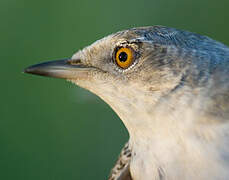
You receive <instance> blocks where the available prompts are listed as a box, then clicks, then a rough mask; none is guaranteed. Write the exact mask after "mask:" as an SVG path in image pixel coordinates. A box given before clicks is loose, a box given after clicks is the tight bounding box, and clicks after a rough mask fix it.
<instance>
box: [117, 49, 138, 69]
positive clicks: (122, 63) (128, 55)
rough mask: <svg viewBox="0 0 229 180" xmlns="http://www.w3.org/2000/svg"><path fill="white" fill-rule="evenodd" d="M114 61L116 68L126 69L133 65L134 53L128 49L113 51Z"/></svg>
mask: <svg viewBox="0 0 229 180" xmlns="http://www.w3.org/2000/svg"><path fill="white" fill-rule="evenodd" d="M114 60H115V63H116V65H117V66H119V67H120V68H122V69H127V68H128V67H130V66H131V65H132V64H133V61H134V51H133V49H132V48H130V47H120V48H118V49H117V50H116V51H115V55H114Z"/></svg>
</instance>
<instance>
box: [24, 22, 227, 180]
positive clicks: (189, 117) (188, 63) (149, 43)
mask: <svg viewBox="0 0 229 180" xmlns="http://www.w3.org/2000/svg"><path fill="white" fill-rule="evenodd" d="M24 72H25V73H30V74H35V75H41V76H48V77H54V78H62V79H65V80H67V81H70V82H72V83H74V84H76V85H78V86H80V87H82V88H85V89H87V90H89V91H91V92H92V93H94V94H96V95H97V96H99V97H100V98H101V99H102V100H104V101H105V102H106V103H107V104H108V105H109V106H110V107H111V108H112V109H113V110H114V111H115V112H116V113H117V115H118V116H119V118H120V119H121V121H122V122H123V124H124V125H125V127H126V129H127V131H128V134H129V140H128V142H127V143H126V144H125V146H124V148H123V149H122V150H121V154H120V156H119V158H118V160H117V163H116V164H115V166H114V168H113V169H112V170H111V173H110V176H109V177H108V179H109V180H193V179H195V180H204V179H208V180H226V179H229V48H228V47H227V46H226V45H224V44H223V43H221V42H218V41H216V40H213V39H211V38H209V37H207V36H204V35H199V34H197V33H192V32H189V31H186V30H179V29H176V28H170V27H165V26H147V27H136V28H130V29H127V30H122V31H119V32H116V33H113V34H110V35H108V36H106V37H104V38H102V39H100V40H97V41H95V42H94V43H93V44H91V45H89V46H87V47H85V48H83V49H82V50H79V51H77V52H76V53H75V54H74V55H73V56H71V57H70V58H67V59H63V60H55V61H47V62H42V63H39V64H35V65H32V66H29V67H27V68H26V69H25V70H24Z"/></svg>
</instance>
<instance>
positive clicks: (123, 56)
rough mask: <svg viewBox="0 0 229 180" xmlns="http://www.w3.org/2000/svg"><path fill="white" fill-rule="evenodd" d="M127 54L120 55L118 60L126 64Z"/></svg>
mask: <svg viewBox="0 0 229 180" xmlns="http://www.w3.org/2000/svg"><path fill="white" fill-rule="evenodd" d="M127 56H128V55H127V54H126V53H125V52H121V53H120V54H119V56H118V58H119V60H120V61H121V62H125V61H126V60H127Z"/></svg>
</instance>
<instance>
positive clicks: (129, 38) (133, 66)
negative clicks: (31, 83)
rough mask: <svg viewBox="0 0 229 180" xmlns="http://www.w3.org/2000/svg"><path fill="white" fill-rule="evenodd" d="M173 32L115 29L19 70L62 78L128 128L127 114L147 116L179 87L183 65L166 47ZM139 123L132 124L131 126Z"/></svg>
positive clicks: (170, 46) (175, 52)
mask: <svg viewBox="0 0 229 180" xmlns="http://www.w3.org/2000/svg"><path fill="white" fill-rule="evenodd" d="M176 33H177V31H176V30H175V29H172V28H164V27H158V26H154V27H143V28H133V29H129V30H124V31H120V32H117V33H115V34H111V35H109V36H107V37H105V38H103V39H101V40H98V41H96V42H95V43H93V44H92V45H90V46H88V47H85V48H84V49H82V50H79V51H78V52H76V53H75V54H74V55H73V56H72V57H71V58H69V59H65V60H57V61H49V62H44V63H41V64H36V65H33V66H30V67H28V68H26V69H25V72H26V73H31V74H35V75H42V76H49V77H55V78H63V79H66V80H68V81H71V82H73V83H75V84H77V85H79V86H80V87H83V88H85V89H88V90H89V91H91V92H93V93H95V94H96V95H98V96H99V97H101V98H102V99H103V100H104V101H105V102H106V103H108V104H109V105H110V106H111V107H112V108H113V109H114V110H115V111H116V113H117V114H118V115H119V116H120V118H121V119H122V120H123V122H124V124H125V125H126V126H127V127H128V126H129V127H130V126H132V125H133V122H134V121H133V118H132V117H133V116H134V117H136V118H137V119H141V118H142V114H147V113H146V112H151V111H152V106H153V105H154V104H155V103H156V102H157V100H158V99H159V98H160V97H161V96H163V95H165V94H166V93H167V92H169V91H171V90H172V89H174V88H175V87H176V86H177V85H178V84H179V83H180V80H181V78H182V73H183V71H184V70H185V68H184V67H183V66H184V64H185V63H184V61H183V59H182V58H181V57H182V56H181V55H182V53H181V51H179V49H178V48H177V46H174V43H171V39H172V37H175V36H176ZM188 59H189V58H188V57H186V61H188ZM149 118H151V116H149ZM144 119H147V117H145V118H144ZM140 123H141V122H139V121H136V122H134V126H135V127H136V126H137V125H138V124H140Z"/></svg>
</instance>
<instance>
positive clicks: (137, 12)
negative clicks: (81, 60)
mask: <svg viewBox="0 0 229 180" xmlns="http://www.w3.org/2000/svg"><path fill="white" fill-rule="evenodd" d="M228 7H229V1H228V0H218V1H216V0H150V1H149V0H148V1H143V0H141V1H140V0H131V1H120V0H119V1H118V0H116V1H108V0H104V1H97V0H94V1H93V0H90V1H89V0H82V1H79V0H62V1H61V0H55V1H54V0H39V1H35V0H1V1H0V22H1V25H0V57H1V59H0V62H1V66H0V67H1V70H0V73H1V76H0V79H1V88H0V90H1V93H0V95H1V107H0V114H1V118H0V179H1V180H40V179H42V180H65V179H67V180H73V179H74V180H75V179H86V180H88V179H105V178H106V177H107V175H108V174H109V171H110V168H111V167H112V165H113V164H114V162H115V160H116V158H117V156H118V154H119V152H120V149H121V148H122V146H123V144H124V143H125V142H126V141H127V139H128V133H127V131H126V129H125V127H124V126H123V124H122V123H121V121H120V120H119V118H118V117H117V115H116V114H115V113H114V112H113V111H112V110H111V108H110V107H108V106H107V105H106V104H105V103H104V102H103V101H102V100H100V99H99V98H98V97H96V96H95V95H92V94H90V93H89V92H87V91H85V90H83V89H80V88H78V87H75V86H74V85H72V84H70V83H67V82H65V81H63V80H58V79H50V78H43V77H36V76H30V75H27V74H23V73H21V71H22V70H23V68H24V67H26V66H28V65H31V64H34V63H38V62H40V61H44V60H52V59H54V60H55V59H61V58H65V57H71V55H72V54H73V53H74V52H75V51H77V50H78V49H81V48H83V47H84V46H86V45H89V44H91V43H92V42H93V41H95V40H97V39H100V38H102V37H103V36H106V35H108V34H110V33H112V32H116V31H118V30H122V29H126V28H131V27H136V26H149V25H157V24H160V25H165V26H171V27H176V28H179V29H186V30H189V31H194V32H197V33H200V34H205V35H208V36H210V37H212V38H214V39H216V40H219V41H222V42H223V43H225V44H229V35H228V30H229V22H228V19H229V11H228Z"/></svg>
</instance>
